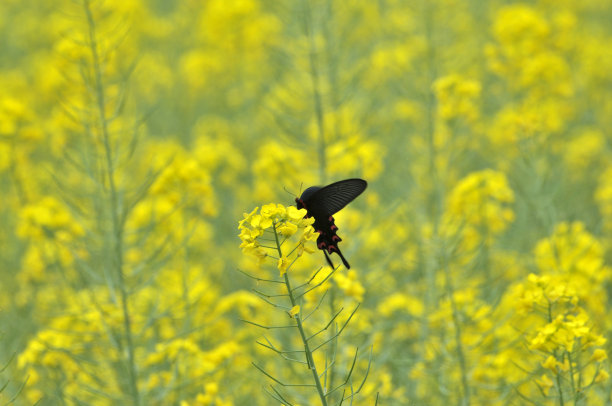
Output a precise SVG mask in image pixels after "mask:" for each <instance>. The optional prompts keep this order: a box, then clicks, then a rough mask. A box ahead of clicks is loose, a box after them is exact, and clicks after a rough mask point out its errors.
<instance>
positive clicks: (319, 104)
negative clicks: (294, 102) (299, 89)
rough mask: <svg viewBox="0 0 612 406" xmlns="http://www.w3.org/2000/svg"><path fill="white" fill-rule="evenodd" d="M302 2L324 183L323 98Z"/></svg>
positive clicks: (319, 155)
mask: <svg viewBox="0 0 612 406" xmlns="http://www.w3.org/2000/svg"><path fill="white" fill-rule="evenodd" d="M304 3H305V5H304V9H305V13H304V14H305V22H304V26H305V31H306V35H307V36H308V45H309V46H310V49H309V51H308V60H309V62H310V75H311V77H312V97H313V99H314V100H313V102H314V108H315V115H316V119H317V131H318V137H317V145H318V148H317V152H318V157H319V181H320V182H321V183H325V181H326V179H325V177H326V176H325V175H326V169H327V158H326V156H325V147H326V145H325V125H324V119H323V100H322V97H321V85H320V83H319V80H320V79H319V69H318V67H317V59H316V54H317V46H316V44H315V40H314V36H313V33H312V29H311V24H312V20H311V13H310V7H309V3H308V1H305V2H304Z"/></svg>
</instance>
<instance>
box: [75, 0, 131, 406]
mask: <svg viewBox="0 0 612 406" xmlns="http://www.w3.org/2000/svg"><path fill="white" fill-rule="evenodd" d="M83 7H84V9H85V14H86V15H87V23H88V26H89V47H90V50H91V56H92V62H93V69H94V76H95V77H94V81H95V83H94V86H95V95H96V101H97V108H98V115H99V120H100V127H101V128H100V130H101V132H102V141H103V144H104V152H105V164H106V167H105V168H104V169H105V172H106V173H105V176H106V178H107V181H108V187H109V203H110V208H111V218H112V227H113V228H112V234H113V237H114V243H115V244H114V247H113V251H114V252H113V254H114V258H113V260H114V261H113V263H114V267H115V271H116V273H117V277H118V282H119V289H120V293H121V309H122V312H123V325H124V328H125V334H126V337H125V338H126V343H127V355H128V365H127V367H128V375H129V386H130V392H131V396H132V400H133V404H134V405H136V406H138V405H140V394H139V391H138V382H137V374H136V362H135V356H134V352H135V351H134V343H133V339H132V323H131V317H130V311H129V307H128V292H127V288H126V283H125V277H124V275H123V221H122V219H121V216H120V211H121V206H120V203H119V194H118V192H117V185H116V184H115V166H114V163H113V156H112V148H111V141H110V135H109V131H108V121H107V118H106V113H105V106H106V101H105V93H104V86H103V81H102V69H101V60H100V55H99V53H98V43H97V39H96V24H95V21H94V18H93V14H92V11H91V5H90V1H89V0H83Z"/></svg>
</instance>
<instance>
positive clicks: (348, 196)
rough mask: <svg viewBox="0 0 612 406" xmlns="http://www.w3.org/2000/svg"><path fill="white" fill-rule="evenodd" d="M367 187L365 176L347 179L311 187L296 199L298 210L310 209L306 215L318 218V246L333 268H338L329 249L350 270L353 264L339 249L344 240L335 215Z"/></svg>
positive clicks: (316, 227) (315, 225) (314, 225)
mask: <svg viewBox="0 0 612 406" xmlns="http://www.w3.org/2000/svg"><path fill="white" fill-rule="evenodd" d="M367 186H368V182H366V181H365V180H363V179H345V180H341V181H339V182H336V183H332V184H331V185H327V186H325V187H320V186H312V187H309V188H308V189H306V190H304V193H302V196H300V197H299V198H296V199H295V202H296V203H297V208H298V209H306V211H307V214H306V217H314V219H315V221H314V224H313V225H312V226H313V227H314V229H315V230H316V231H317V232H318V233H319V238H317V247H318V248H319V249H320V250H323V253H324V254H325V258H326V259H327V262H328V263H329V265H330V266H331V267H332V268H334V264H333V263H332V261H331V259H329V255H327V253H328V252H329V253H330V254H331V253H332V252H335V253H336V254H338V255H339V256H340V258H342V262H343V263H344V266H346V268H347V269H349V268H350V265H349V263H348V262H346V259H344V256H343V255H342V253H341V252H340V249H339V248H338V243H339V242H340V241H342V239H341V238H340V237H338V235H337V234H336V231H337V230H338V227H337V226H336V225H335V224H334V218H333V217H332V215H333V214H335V213H337V212H338V211H340V209H342V208H343V207H344V206H346V205H347V204H349V203H350V202H352V201H353V199H355V198H356V197H357V196H359V195H360V194H361V193H362V192H363V191H364V190H365V188H366V187H367Z"/></svg>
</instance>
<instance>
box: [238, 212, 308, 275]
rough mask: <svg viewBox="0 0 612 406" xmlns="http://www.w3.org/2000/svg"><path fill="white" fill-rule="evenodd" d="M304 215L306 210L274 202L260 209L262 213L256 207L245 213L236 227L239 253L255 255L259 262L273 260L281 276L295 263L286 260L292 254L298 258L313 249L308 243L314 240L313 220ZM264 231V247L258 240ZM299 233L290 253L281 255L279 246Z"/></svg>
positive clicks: (288, 259)
mask: <svg viewBox="0 0 612 406" xmlns="http://www.w3.org/2000/svg"><path fill="white" fill-rule="evenodd" d="M305 216H306V210H305V209H297V208H296V207H295V206H289V207H285V206H283V205H281V204H274V203H270V204H267V205H265V206H262V207H261V210H259V208H258V207H256V208H255V209H254V210H253V211H252V212H251V213H244V219H243V220H241V221H240V222H239V224H238V229H239V230H240V235H239V237H240V239H241V240H242V243H241V244H240V248H242V252H243V253H245V254H250V255H254V256H256V257H257V258H259V261H260V263H261V262H262V261H263V260H265V258H266V257H272V258H276V259H277V260H278V269H279V270H280V272H281V275H283V274H285V272H287V269H288V268H289V266H291V264H292V263H293V261H295V259H293V260H291V259H290V258H289V255H291V253H295V256H297V257H299V256H301V255H302V254H303V253H304V252H308V253H312V252H314V249H313V248H312V247H311V246H310V245H309V244H308V242H312V241H314V240H315V239H316V237H317V235H316V233H315V231H314V228H312V227H311V225H312V223H314V218H312V217H310V218H304V217H305ZM266 231H268V232H269V237H268V238H266V244H262V243H261V239H262V237H263V236H264V234H265V232H266ZM298 232H299V241H298V242H297V245H296V246H295V248H294V249H292V250H291V252H290V253H288V254H283V251H282V248H281V246H282V245H283V244H284V243H285V241H287V240H288V239H289V238H290V237H291V236H293V235H294V234H296V233H298ZM267 244H271V245H267Z"/></svg>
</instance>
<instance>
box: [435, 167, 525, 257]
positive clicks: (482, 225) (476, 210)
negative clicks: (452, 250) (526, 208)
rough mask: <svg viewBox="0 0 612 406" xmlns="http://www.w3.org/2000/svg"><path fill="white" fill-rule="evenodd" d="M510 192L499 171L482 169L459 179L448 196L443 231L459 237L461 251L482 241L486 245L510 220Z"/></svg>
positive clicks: (511, 196)
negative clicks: (460, 236)
mask: <svg viewBox="0 0 612 406" xmlns="http://www.w3.org/2000/svg"><path fill="white" fill-rule="evenodd" d="M513 202H514V192H513V191H512V189H511V188H510V186H509V185H508V181H507V179H506V176H505V175H504V174H503V173H502V172H498V171H493V170H491V169H485V170H483V171H478V172H472V173H471V174H469V175H468V176H466V177H465V178H463V179H462V180H461V181H459V183H457V185H456V186H455V188H454V189H453V190H452V191H451V193H450V195H449V197H448V204H447V210H446V212H445V217H444V219H445V223H444V224H445V226H446V228H445V232H446V233H447V235H448V236H449V237H451V236H453V235H462V236H463V237H462V239H461V243H462V244H463V245H464V252H469V250H470V249H473V248H474V247H476V246H477V245H478V244H480V243H481V242H482V241H484V242H485V243H487V244H490V243H491V242H492V241H493V237H494V236H496V235H499V234H500V233H502V232H503V231H504V230H506V228H507V227H508V225H510V223H512V221H514V211H513V210H512V208H510V207H508V206H509V204H511V203H513Z"/></svg>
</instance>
